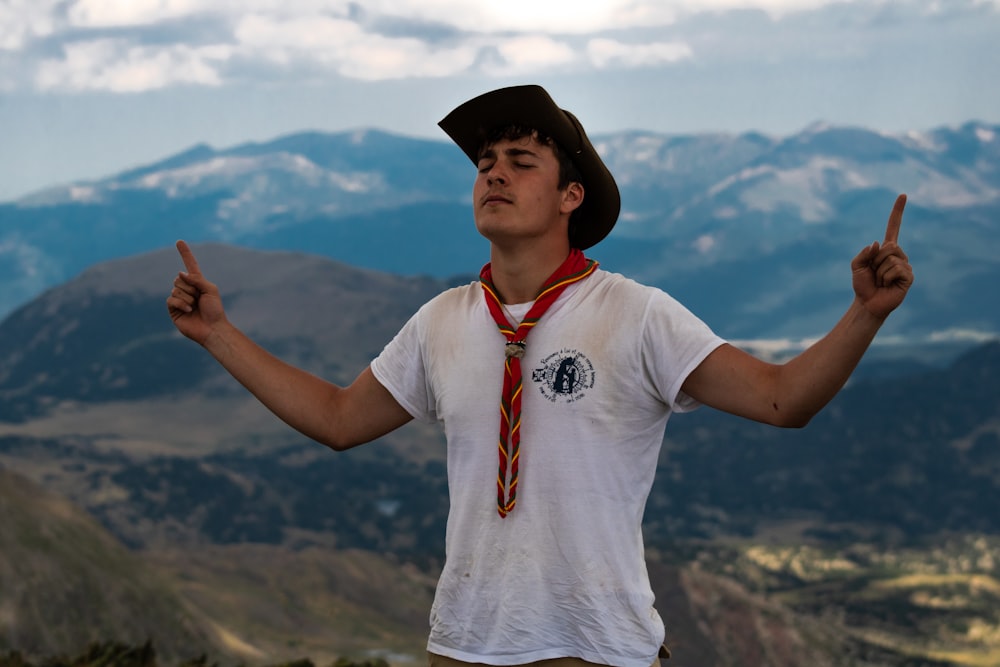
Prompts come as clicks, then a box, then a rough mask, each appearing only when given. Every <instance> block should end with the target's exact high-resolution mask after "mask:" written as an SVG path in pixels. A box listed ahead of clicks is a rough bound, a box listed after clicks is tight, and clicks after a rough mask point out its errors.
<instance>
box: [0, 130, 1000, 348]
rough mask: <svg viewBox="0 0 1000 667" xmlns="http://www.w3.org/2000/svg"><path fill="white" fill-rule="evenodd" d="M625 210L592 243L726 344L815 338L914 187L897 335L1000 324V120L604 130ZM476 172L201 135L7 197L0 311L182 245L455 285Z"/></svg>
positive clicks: (399, 143) (374, 148) (441, 151)
mask: <svg viewBox="0 0 1000 667" xmlns="http://www.w3.org/2000/svg"><path fill="white" fill-rule="evenodd" d="M594 141H595V145H596V146H597V148H598V150H599V151H600V152H601V154H602V155H603V156H604V158H605V159H606V161H607V163H608V165H609V166H610V168H611V169H612V171H613V173H615V174H616V177H617V179H618V181H619V184H620V187H621V190H622V197H623V209H622V215H621V218H620V221H619V223H618V226H617V228H616V229H615V231H614V232H613V233H612V235H611V236H610V237H609V238H608V239H607V240H605V241H604V242H602V243H601V244H599V245H598V246H597V247H595V248H594V249H593V250H592V251H591V254H592V255H593V256H594V257H595V258H597V259H599V260H600V261H602V263H603V264H604V265H605V267H606V268H609V269H612V270H615V271H618V272H621V273H624V274H626V275H629V276H633V277H635V278H637V279H639V280H641V281H644V282H649V283H652V284H655V285H658V286H660V287H663V288H665V289H667V291H669V292H671V293H672V294H673V295H675V296H676V297H678V298H679V299H680V300H681V301H682V302H684V303H685V304H687V305H688V306H689V307H690V308H691V309H692V310H694V311H695V312H696V313H698V314H699V315H701V316H702V317H703V318H704V319H706V320H707V321H708V322H709V323H710V324H712V325H713V326H714V327H715V328H716V329H717V330H719V331H720V332H722V333H723V334H724V335H726V336H727V337H731V338H739V339H752V338H793V339H795V338H808V337H813V336H816V335H818V334H820V333H822V332H824V331H826V330H827V329H829V327H830V326H832V324H833V322H835V321H836V319H837V318H838V317H839V315H840V314H841V313H842V311H843V309H844V308H845V307H846V304H847V302H848V301H849V299H850V286H849V275H850V271H849V263H850V260H851V258H852V257H853V256H854V255H855V254H856V253H857V251H858V250H860V248H861V247H863V246H864V245H865V244H867V243H870V242H871V241H872V240H875V239H880V238H881V235H882V232H883V230H884V221H885V219H886V218H887V216H888V213H889V209H890V208H891V206H892V202H893V200H894V198H895V196H896V194H897V193H898V192H907V193H908V195H909V204H908V208H907V214H906V221H905V223H904V226H903V233H902V237H901V240H902V242H903V244H904V247H905V248H906V250H907V252H908V253H909V255H910V257H911V259H912V261H913V263H914V264H915V266H916V269H917V284H916V285H915V286H914V289H913V290H912V293H911V296H910V298H909V302H908V307H907V308H905V309H904V310H902V311H900V312H899V313H898V315H897V316H896V317H894V318H893V320H892V321H891V322H890V324H889V325H888V329H887V331H888V332H889V333H892V334H894V335H899V336H900V337H903V338H905V339H907V340H910V341H914V340H934V341H937V340H941V339H942V338H944V339H948V338H956V337H957V338H959V339H961V340H965V341H975V340H982V339H983V337H982V336H983V335H985V336H987V337H988V336H990V335H996V333H997V332H998V331H1000V308H998V307H997V306H998V305H1000V301H998V298H997V296H996V295H995V294H994V293H993V291H990V290H984V289H983V286H984V285H992V284H996V283H997V281H998V278H1000V262H998V260H997V257H998V256H1000V253H998V250H1000V247H998V246H1000V234H997V220H998V212H1000V126H991V125H987V124H985V123H978V122H970V123H967V124H965V125H962V126H960V127H954V128H938V129H935V130H933V131H929V132H923V133H908V134H900V135H887V134H882V133H877V132H872V131H869V130H865V129H862V128H853V127H832V126H825V125H814V126H812V127H809V128H806V129H804V130H803V131H801V132H799V133H797V134H794V135H791V136H788V137H769V136H765V135H761V134H756V133H748V134H741V135H722V134H704V135H689V136H671V135H662V134H655V133H650V132H640V131H634V132H623V133H617V134H610V135H603V136H595V137H594ZM472 177H473V171H472V169H471V165H469V164H468V160H467V159H466V158H465V156H464V155H463V154H462V153H461V152H460V151H459V150H458V149H457V148H456V147H454V146H452V145H450V144H447V143H445V142H443V141H442V142H438V141H430V140H419V139H412V138H406V137H400V136H395V135H391V134H387V133H384V132H379V131H375V130H366V131H357V132H350V133H340V134H321V133H303V134H295V135H290V136H286V137H280V138H278V139H275V140H274V141H270V142H266V143H251V144H244V145H240V146H235V147H232V148H227V149H222V150H219V149H214V148H211V147H208V146H204V145H202V146H196V147H194V148H192V149H189V150H187V151H184V152H182V153H179V154H177V155H175V156H173V157H170V158H168V159H166V160H164V161H162V162H158V163H155V164H151V165H147V166H143V167H141V168H138V169H134V170H131V171H127V172H124V173H121V174H118V175H115V176H112V177H109V178H106V179H103V180H99V181H95V182H88V183H75V184H70V185H67V186H61V187H56V188H52V189H49V190H46V191H43V192H40V193H37V194H35V195H32V196H29V197H26V198H24V199H21V200H19V201H17V202H12V203H8V204H3V205H0V280H3V281H4V284H5V286H6V287H7V289H6V290H5V291H4V294H3V296H2V297H0V313H3V312H9V311H10V310H11V309H13V308H15V307H17V306H18V305H22V304H24V303H25V302H27V301H28V300H29V299H30V298H32V297H33V296H36V295H38V294H39V293H41V292H42V291H43V290H44V289H46V288H48V287H51V286H53V285H56V284H59V283H62V282H64V281H66V280H68V279H70V278H72V277H73V276H75V275H77V274H78V273H80V272H82V271H83V270H85V269H86V268H88V267H90V266H91V265H93V264H95V263H98V262H102V261H106V260H109V259H114V258H121V257H126V256H132V255H135V254H139V253H144V252H150V251H153V250H155V249H159V248H163V247H167V246H169V245H171V244H172V243H173V241H174V240H175V239H177V238H186V239H188V240H190V241H198V242H206V241H216V242H225V243H229V244H239V245H242V246H246V247H254V248H260V249H284V250H294V251H305V252H310V253H314V254H319V255H323V256H326V257H329V258H333V259H338V260H341V261H344V262H345V263H348V264H351V265H354V266H360V267H364V268H369V269H374V270H379V271H387V272H392V273H396V274H399V275H428V276H433V277H436V278H439V279H448V278H450V277H451V276H454V275H470V274H474V273H475V272H476V271H477V270H478V268H479V267H480V266H481V265H482V264H483V262H485V261H486V259H487V255H488V252H487V246H486V244H485V242H484V241H483V240H482V239H481V238H480V237H479V236H478V235H477V234H476V232H475V231H474V229H473V225H472V222H471V215H470V210H469V196H470V195H469V192H470V188H471V182H472Z"/></svg>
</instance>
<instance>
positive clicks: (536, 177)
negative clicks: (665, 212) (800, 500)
mask: <svg viewBox="0 0 1000 667" xmlns="http://www.w3.org/2000/svg"><path fill="white" fill-rule="evenodd" d="M441 127H442V128H443V129H444V130H445V131H446V132H447V133H448V134H449V136H451V137H452V139H454V140H455V142H456V143H457V144H458V145H459V146H460V147H461V148H462V150H463V151H464V152H465V153H466V154H467V155H468V156H469V158H470V159H471V160H472V161H473V162H474V163H476V165H477V168H478V175H477V177H476V180H475V184H474V186H473V193H472V199H473V213H474V218H475V224H476V227H477V229H478V231H479V232H480V233H481V234H482V235H483V236H485V237H486V238H487V239H488V240H489V241H490V263H489V264H487V265H486V266H485V267H484V268H483V271H482V274H481V280H480V281H479V283H473V284H470V285H466V286H463V287H458V288H455V289H451V290H448V291H446V292H444V293H442V294H441V295H439V296H437V297H436V298H434V299H432V300H431V301H430V302H428V303H427V304H425V305H424V306H423V307H422V308H421V309H420V311H419V312H418V313H417V314H416V315H414V317H413V318H412V319H411V320H410V321H409V322H408V323H407V324H406V325H405V326H404V327H403V329H402V330H401V331H400V332H399V334H398V335H397V336H396V337H395V338H394V339H393V341H392V342H390V343H389V344H388V345H387V346H386V348H385V349H384V350H383V352H382V353H381V354H380V355H379V357H378V358H376V359H375V360H374V361H373V362H372V363H371V365H370V366H369V367H368V368H367V369H365V370H364V371H363V372H362V373H361V374H360V375H359V376H358V378H357V379H356V380H355V381H354V382H353V383H352V384H351V385H350V386H348V387H346V388H341V387H337V386H334V385H332V384H330V383H328V382H326V381H324V380H322V379H319V378H317V377H314V376H312V375H309V374H307V373H305V372H303V371H301V370H299V369H296V368H293V367H291V366H289V365H287V364H285V363H284V362H282V361H280V360H279V359H276V358H275V357H273V356H272V355H270V354H269V353H267V352H266V351H264V350H263V349H261V348H260V347H258V346H257V345H256V344H254V343H253V342H252V341H250V340H249V339H248V338H247V337H246V336H245V335H243V334H242V333H241V332H240V331H238V330H237V329H236V328H235V327H234V326H233V325H232V324H230V323H229V322H228V321H227V319H226V317H225V313H224V310H223V307H222V303H221V300H220V297H219V290H218V288H217V287H216V286H215V285H213V284H212V283H211V282H209V281H208V280H207V279H206V278H205V277H204V276H203V275H202V273H201V270H200V268H199V267H198V264H197V262H196V260H195V258H194V255H193V254H192V253H191V251H190V249H189V248H188V247H187V245H186V244H184V242H183V241H181V242H178V249H179V251H180V254H181V257H182V258H183V261H184V265H185V267H186V271H185V272H182V273H180V274H179V275H178V277H177V279H176V280H175V282H174V288H173V291H172V292H171V294H170V297H169V298H168V299H167V305H168V308H169V312H170V315H171V317H172V318H173V320H174V323H175V324H176V326H177V328H178V329H179V330H180V331H181V332H182V333H183V334H184V335H186V336H188V337H189V338H192V339H193V340H195V341H197V342H198V343H200V344H201V345H203V346H204V347H205V348H206V349H207V350H208V351H209V352H210V353H211V354H212V355H213V356H214V357H215V358H216V359H217V360H218V361H219V362H220V363H221V364H223V366H224V367H225V368H226V369H227V370H228V371H229V372H230V373H231V374H232V375H233V376H234V377H235V378H236V379H237V380H239V381H240V382H241V383H243V384H244V385H245V386H246V387H247V389H249V390H250V391H251V392H253V394H254V395H255V396H257V397H258V398H259V399H260V400H261V401H262V402H263V403H264V404H265V405H267V406H268V407H269V408H270V409H271V410H272V411H273V412H274V413H275V414H277V415H278V416H279V417H281V418H282V419H283V420H285V421H286V422H287V423H288V424H290V425H291V426H292V427H294V428H296V429H298V430H299V431H301V432H302V433H304V434H305V435H307V436H309V437H311V438H313V439H315V440H317V441H319V442H321V443H323V444H325V445H327V446H329V447H331V448H333V449H335V450H343V449H347V448H350V447H354V446H355V445H358V444H361V443H365V442H368V441H370V440H373V439H375V438H378V437H379V436H381V435H383V434H385V433H388V432H389V431H391V430H393V429H395V428H397V427H399V426H401V425H402V424H404V423H406V422H407V421H409V420H410V419H412V418H418V419H422V420H437V421H439V422H440V423H441V424H442V426H443V427H444V430H445V435H446V438H447V442H448V483H449V493H450V499H451V509H450V512H449V517H448V526H447V535H446V562H445V566H444V570H443V572H442V574H441V578H440V581H439V583H438V589H437V593H436V596H435V601H434V605H433V607H432V611H431V633H430V638H429V640H428V652H429V655H430V663H431V665H454V664H460V663H485V664H492V665H523V664H529V663H537V662H541V661H545V663H546V665H549V666H550V667H551V665H554V664H559V665H564V664H565V665H581V664H587V663H596V664H603V665H619V666H622V667H649V666H650V665H651V664H653V663H654V662H655V661H656V660H657V656H658V650H659V648H660V646H661V643H662V641H663V636H664V628H663V623H662V621H661V620H660V617H659V616H658V614H657V613H656V611H655V610H654V608H653V595H652V592H651V590H650V586H649V581H648V578H647V575H646V568H645V562H644V560H643V544H642V535H641V526H640V523H641V520H642V514H643V508H644V505H645V502H646V497H647V495H648V493H649V490H650V487H651V486H652V482H653V474H654V470H655V468H656V460H657V457H658V453H659V448H660V445H661V442H662V439H663V432H664V428H665V426H666V422H667V420H668V418H669V416H670V414H671V413H673V412H677V411H685V410H690V409H692V408H694V407H695V406H697V405H698V404H705V405H709V406H712V407H715V408H717V409H720V410H724V411H726V412H730V413H732V414H736V415H740V416H743V417H747V418H749V419H754V420H757V421H760V422H765V423H769V424H774V425H777V426H784V427H800V426H804V425H805V424H806V423H807V422H808V421H809V420H810V418H811V417H812V416H813V415H815V414H816V413H817V412H818V411H819V410H820V409H821V408H822V407H823V406H824V405H825V404H826V403H827V402H828V401H829V400H830V399H831V398H832V397H833V396H834V395H835V394H836V393H837V391H839V389H840V388H841V387H842V386H843V384H844V383H845V382H846V380H847V378H848V376H849V375H850V373H851V372H852V370H853V369H854V367H855V366H856V365H857V363H858V361H859V360H860V358H861V356H862V355H863V353H864V351H865V350H866V349H867V347H868V345H869V344H870V342H871V340H872V339H873V337H874V336H875V334H876V332H877V331H878V329H879V327H880V326H881V324H882V322H883V321H884V320H885V318H886V317H887V316H888V315H889V313H890V312H891V311H892V310H894V309H895V308H896V307H897V306H898V305H899V304H900V303H901V302H902V300H903V298H904V296H905V294H906V292H907V290H908V288H909V286H910V285H911V283H912V281H913V273H912V269H911V268H910V266H909V264H908V262H907V258H906V255H905V254H904V253H903V251H902V250H901V249H900V248H899V246H898V245H897V242H896V241H897V236H898V233H899V227H900V223H901V221H902V213H903V206H904V204H905V197H904V196H900V197H899V199H898V200H897V201H896V205H895V207H894V208H893V211H892V213H891V215H890V217H889V224H888V227H887V229H886V234H885V240H884V241H883V242H882V243H878V242H876V243H873V244H872V245H870V246H868V247H866V248H865V249H863V250H862V251H861V252H860V253H859V254H858V255H857V257H855V258H854V260H853V262H852V265H851V267H852V271H853V286H854V292H855V298H854V300H853V302H852V303H851V305H850V307H849V308H848V310H847V312H846V313H845V315H844V316H843V318H842V319H841V320H840V322H838V323H837V324H836V325H835V326H834V328H833V329H832V330H831V331H830V332H829V333H828V334H827V335H826V336H825V337H823V338H822V339H821V340H819V341H818V342H817V343H816V344H814V345H813V346H812V347H810V348H809V349H808V350H806V351H804V352H803V353H802V354H800V355H799V356H797V357H796V358H794V359H792V360H791V361H789V362H787V363H785V364H781V365H776V364H770V363H765V362H763V361H761V360H758V359H756V358H754V357H752V356H750V355H748V354H746V353H744V352H742V351H740V350H738V349H737V348H735V347H733V346H731V345H729V344H727V343H726V342H725V341H723V340H722V339H720V338H719V337H718V336H716V335H715V334H714V333H713V332H712V331H711V330H710V329H709V328H708V327H707V326H706V325H705V324H704V323H702V322H701V321H700V320H698V319H697V318H695V317H694V316H693V315H692V314H691V313H690V312H688V311H687V310H686V309H684V308H683V307H682V306H681V305H680V304H678V303H677V302H676V301H674V300H673V299H672V298H670V297H669V296H668V295H666V294H665V293H663V292H662V291H660V290H657V289H654V288H650V287H646V286H642V285H639V284H637V283H635V282H633V281H631V280H628V279H626V278H624V277H622V276H620V275H617V274H613V273H609V272H606V271H604V270H601V269H599V268H598V267H597V264H596V262H594V261H592V260H589V259H588V258H586V257H585V256H584V255H583V252H582V251H583V250H586V249H587V248H589V247H591V246H593V245H594V244H596V243H597V242H599V241H600V240H601V239H603V238H604V237H605V236H606V235H607V234H608V232H610V230H611V228H612V227H613V226H614V224H615V221H616V220H617V217H618V212H619V207H620V200H619V193H618V188H617V186H616V185H615V182H614V179H613V177H612V176H611V174H610V173H609V172H608V170H607V168H606V167H605V165H604V164H603V162H602V161H601V159H600V157H599V156H598V154H597V152H596V151H595V150H594V147H593V146H592V145H591V143H590V141H589V140H588V139H587V136H586V134H585V133H584V130H583V127H582V126H581V125H580V123H579V121H578V120H577V119H576V117H575V116H573V115H572V114H571V113H569V112H566V111H563V110H561V109H559V107H558V106H557V105H556V104H555V103H554V102H553V101H552V99H551V98H550V97H549V96H548V94H547V93H546V92H545V91H544V90H543V89H541V88H539V87H537V86H518V87H513V88H505V89H501V90H497V91H493V92H490V93H486V94H485V95H482V96H480V97H477V98H475V99H473V100H470V101H469V102H466V103H465V104H463V105H461V106H459V107H458V108H457V109H455V110H454V111H453V112H452V113H451V114H449V115H448V116H447V117H446V118H445V119H444V120H442V121H441ZM522 441H523V447H522V445H521V443H522ZM553 661H554V662H553Z"/></svg>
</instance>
